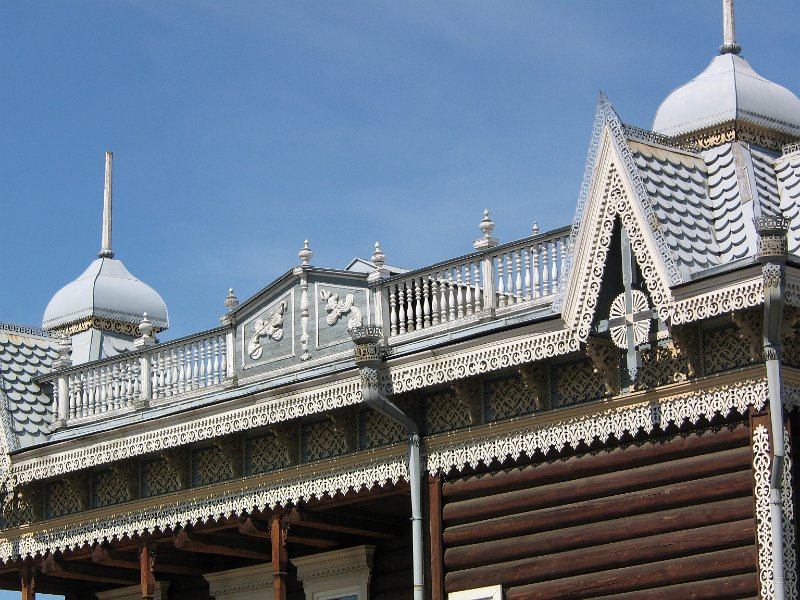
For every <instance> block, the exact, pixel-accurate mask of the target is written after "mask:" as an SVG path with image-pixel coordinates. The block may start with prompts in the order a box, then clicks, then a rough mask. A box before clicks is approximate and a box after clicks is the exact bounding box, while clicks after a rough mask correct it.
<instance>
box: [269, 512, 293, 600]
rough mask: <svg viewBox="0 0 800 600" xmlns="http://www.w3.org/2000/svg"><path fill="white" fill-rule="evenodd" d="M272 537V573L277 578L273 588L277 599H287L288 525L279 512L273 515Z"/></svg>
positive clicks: (271, 523) (271, 524)
mask: <svg viewBox="0 0 800 600" xmlns="http://www.w3.org/2000/svg"><path fill="white" fill-rule="evenodd" d="M270 538H271V540H272V575H273V577H274V578H275V580H274V583H273V589H274V591H275V600H286V567H287V566H288V563H289V555H288V550H287V548H286V527H285V526H284V523H283V518H282V517H281V515H279V514H274V515H272V521H271V522H270Z"/></svg>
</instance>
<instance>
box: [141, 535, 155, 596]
mask: <svg viewBox="0 0 800 600" xmlns="http://www.w3.org/2000/svg"><path fill="white" fill-rule="evenodd" d="M155 564H156V547H155V544H147V543H143V544H141V545H140V546H139V573H140V575H141V583H142V600H153V596H155V593H156V576H155V573H154V572H153V567H154V566H155Z"/></svg>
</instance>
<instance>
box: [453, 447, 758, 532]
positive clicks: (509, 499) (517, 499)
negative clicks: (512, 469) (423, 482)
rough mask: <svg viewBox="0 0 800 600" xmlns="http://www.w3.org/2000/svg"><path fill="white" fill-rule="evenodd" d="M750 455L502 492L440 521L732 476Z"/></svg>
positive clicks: (463, 504) (733, 453) (730, 453)
mask: <svg viewBox="0 0 800 600" xmlns="http://www.w3.org/2000/svg"><path fill="white" fill-rule="evenodd" d="M751 461H752V451H751V450H750V449H749V448H747V447H742V448H734V449H732V450H725V451H722V452H716V453H714V454H709V455H703V456H694V457H691V458H684V459H680V460H674V461H669V462H664V463H659V464H656V465H648V466H645V467H636V468H634V469H628V470H626V471H621V472H615V473H606V474H603V475H595V476H593V477H586V478H584V479H581V480H577V481H565V482H561V483H552V484H548V485H543V486H538V487H535V488H527V489H522V490H516V491H513V492H504V493H502V494H494V495H491V496H487V497H482V498H474V499H471V500H462V501H460V502H454V503H452V504H448V505H446V506H445V507H444V510H443V511H442V512H443V518H444V520H445V522H447V523H466V522H470V521H479V520H483V519H486V518H490V517H499V516H502V515H508V514H513V513H517V512H523V511H529V510H531V509H532V508H545V507H548V506H556V505H558V504H566V503H569V502H577V501H580V500H590V499H592V498H602V497H604V496H610V495H615V494H623V493H626V492H633V491H636V490H644V489H648V488H652V487H657V486H662V485H668V484H671V483H678V482H681V481H689V480H692V479H702V478H706V477H712V476H714V475H721V474H723V473H731V472H734V471H738V470H741V469H743V468H745V466H748V467H749V465H750V462H751Z"/></svg>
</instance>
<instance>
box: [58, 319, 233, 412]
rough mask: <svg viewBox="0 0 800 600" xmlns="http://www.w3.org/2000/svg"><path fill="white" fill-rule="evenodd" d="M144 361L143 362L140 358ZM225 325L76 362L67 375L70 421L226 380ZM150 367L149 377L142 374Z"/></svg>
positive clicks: (118, 410) (203, 387)
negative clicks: (112, 355)
mask: <svg viewBox="0 0 800 600" xmlns="http://www.w3.org/2000/svg"><path fill="white" fill-rule="evenodd" d="M143 362H144V363H146V365H145V368H144V369H143V368H142V363H143ZM227 362H228V352H227V340H226V332H225V330H222V329H220V330H214V331H212V332H210V333H207V334H200V335H196V336H191V337H188V338H183V339H180V340H176V341H174V342H171V343H169V344H162V345H159V346H156V347H153V348H150V349H148V350H147V351H139V352H132V353H130V354H125V355H123V356H121V357H117V358H114V359H110V360H104V361H98V362H95V363H89V364H86V365H82V366H79V367H72V368H70V369H68V370H67V371H65V372H64V374H63V376H64V377H66V380H67V391H68V392H67V393H68V407H67V419H68V424H75V423H79V422H81V421H82V420H84V419H92V418H97V417H98V416H112V415H114V414H120V413H123V412H126V411H129V410H133V409H134V408H135V407H136V406H137V402H138V403H141V404H142V405H145V406H146V405H147V404H148V403H150V402H154V401H161V400H165V399H168V398H172V397H173V396H181V397H185V396H187V395H190V394H197V393H199V392H205V391H207V389H208V388H213V387H215V386H219V385H221V384H224V383H225V382H226V380H227V376H228V364H227ZM143 372H144V373H146V372H149V373H150V378H149V381H145V380H144V379H143V376H142V375H143Z"/></svg>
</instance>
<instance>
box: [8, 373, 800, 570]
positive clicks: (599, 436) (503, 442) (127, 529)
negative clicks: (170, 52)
mask: <svg viewBox="0 0 800 600" xmlns="http://www.w3.org/2000/svg"><path fill="white" fill-rule="evenodd" d="M715 381H717V382H718V385H717V386H716V387H711V388H708V389H700V390H693V391H687V392H684V393H678V394H674V395H672V396H667V397H664V398H661V399H652V400H642V401H635V402H630V401H628V403H627V404H626V403H617V405H616V406H610V407H608V408H604V409H603V410H599V411H597V412H593V413H590V414H582V415H581V416H573V417H567V418H562V419H561V420H559V421H554V422H543V421H541V419H540V418H539V417H530V418H529V420H527V421H525V422H524V423H522V422H521V421H520V420H511V421H507V422H506V423H504V424H494V425H491V426H488V427H486V428H485V429H483V430H481V432H480V433H479V431H478V430H470V431H467V432H465V433H464V434H463V435H460V434H458V433H457V434H456V435H453V434H452V433H447V434H442V435H441V436H432V437H430V438H427V439H426V464H427V470H428V472H429V473H430V474H436V473H441V472H445V473H446V472H448V471H450V469H452V468H454V469H456V470H457V471H462V470H464V469H465V468H467V467H469V466H474V465H476V464H477V463H478V462H481V461H482V462H484V463H485V464H489V463H491V462H492V461H494V460H496V461H498V462H503V461H504V460H506V459H507V458H511V459H518V458H519V457H520V456H521V455H523V454H525V455H527V456H533V455H534V454H535V453H537V452H541V453H543V454H546V453H547V452H548V451H550V450H551V449H554V450H555V451H561V450H563V449H564V448H565V447H566V446H570V447H572V448H577V447H578V446H579V445H580V444H587V445H590V444H592V443H594V442H599V443H605V442H607V441H608V440H609V439H611V438H615V439H620V438H621V437H622V436H624V435H626V434H629V435H635V434H636V433H638V432H640V431H643V432H646V433H649V432H651V431H653V429H655V428H658V427H660V428H662V429H663V428H665V427H667V426H668V425H669V424H670V423H674V424H676V425H678V426H680V425H682V424H684V423H688V424H693V425H696V424H697V423H698V422H700V421H701V420H706V419H708V420H710V419H712V418H713V417H714V416H715V415H720V416H722V417H723V418H725V417H730V416H732V415H734V414H744V413H745V412H746V411H747V410H748V409H749V408H753V409H755V410H761V409H762V408H763V406H764V402H765V400H764V399H765V398H766V397H767V393H766V392H767V387H766V381H765V380H763V379H745V380H736V379H734V378H733V377H728V378H726V379H723V380H721V381H720V380H715ZM723 381H724V382H727V383H723ZM786 392H787V405H789V406H795V405H797V406H800V388H798V387H797V386H796V385H787V387H786ZM640 397H642V396H640ZM551 414H552V413H551ZM534 419H535V420H534ZM323 464H324V466H325V468H324V469H321V468H319V464H316V465H307V466H301V467H295V468H291V469H286V470H284V471H281V472H279V473H272V474H270V475H264V476H260V477H253V478H248V479H247V480H244V481H243V482H242V483H241V484H240V485H241V486H242V487H240V488H232V487H231V484H230V483H229V482H226V483H222V484H218V486H213V487H210V488H206V489H205V490H204V492H207V493H203V494H197V491H196V490H195V491H193V492H191V493H190V492H183V493H182V495H178V496H172V497H170V498H168V499H164V500H163V501H162V502H161V503H159V502H158V501H157V500H156V499H150V500H148V502H147V503H146V505H144V504H141V503H139V504H136V503H134V508H131V509H127V510H126V508H125V506H120V507H118V509H117V510H115V511H114V512H113V513H109V514H108V515H107V516H104V517H102V518H99V517H98V516H97V515H95V516H93V517H92V518H89V519H87V520H85V521H79V522H74V521H72V520H66V521H63V522H51V523H48V524H47V526H46V527H45V526H34V527H31V526H28V527H26V528H25V529H21V530H15V531H8V532H7V535H8V537H6V538H5V539H2V540H0V558H1V559H3V560H10V559H11V558H15V557H17V556H25V555H26V554H30V555H35V554H36V553H37V552H38V553H40V554H42V555H44V554H45V553H46V552H47V551H48V550H49V551H53V552H55V551H57V550H63V549H66V548H71V547H75V546H82V545H84V544H92V543H94V542H95V541H100V540H102V539H108V540H111V539H115V538H117V539H120V538H122V537H123V536H124V535H131V534H133V533H134V532H141V531H144V530H153V529H155V528H160V529H162V530H166V529H167V528H174V527H177V526H182V525H185V524H187V523H194V522H196V521H202V522H206V521H211V522H213V521H216V520H217V519H219V518H221V517H227V516H228V515H231V514H241V513H242V512H250V511H252V510H264V509H268V508H272V507H275V506H278V505H281V506H285V505H286V504H287V503H291V502H294V503H297V502H299V501H300V500H303V499H310V498H314V497H321V496H322V495H324V494H329V495H331V496H333V495H335V494H336V493H337V492H346V491H347V490H350V489H353V490H359V489H362V488H364V487H366V488H370V487H372V486H373V485H376V484H377V485H385V484H387V483H388V484H393V483H396V482H398V481H400V480H401V479H405V478H406V477H407V464H406V449H405V444H402V443H400V444H397V445H396V446H392V447H390V448H386V449H381V450H371V451H370V452H369V453H368V454H367V455H366V456H365V455H363V454H361V455H359V454H356V455H348V456H344V457H339V458H337V459H335V460H330V461H327V462H325V463H323ZM59 485H61V486H63V485H64V484H59Z"/></svg>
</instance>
